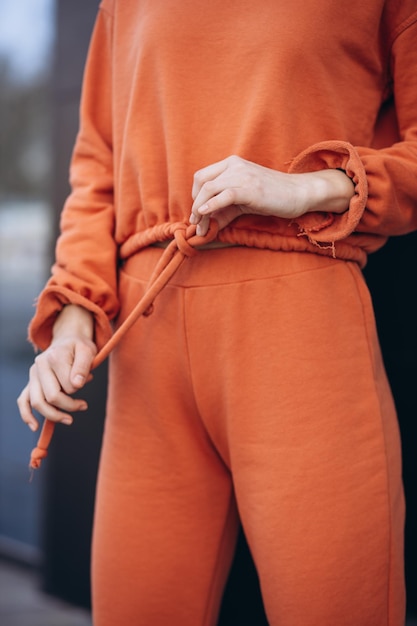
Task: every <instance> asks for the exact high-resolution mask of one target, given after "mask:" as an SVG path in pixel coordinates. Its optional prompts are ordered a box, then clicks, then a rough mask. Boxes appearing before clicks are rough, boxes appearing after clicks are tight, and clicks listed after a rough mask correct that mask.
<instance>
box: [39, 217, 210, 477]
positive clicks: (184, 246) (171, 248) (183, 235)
mask: <svg viewBox="0 0 417 626" xmlns="http://www.w3.org/2000/svg"><path fill="white" fill-rule="evenodd" d="M218 231H219V227H218V224H217V222H216V220H210V224H209V229H208V232H207V233H206V235H204V236H202V235H197V234H196V226H194V225H187V224H179V225H177V226H176V227H175V229H174V231H173V240H172V241H171V242H170V244H169V245H168V246H167V248H166V249H165V250H164V252H163V254H162V255H161V257H160V259H159V261H158V263H157V264H156V267H155V269H154V271H153V272H152V275H151V277H150V279H149V283H148V286H147V289H146V291H145V293H144V294H143V296H142V298H141V299H140V300H139V302H137V304H136V305H135V306H134V308H133V309H132V311H131V312H130V313H129V315H128V316H127V318H126V319H125V320H124V322H123V323H122V324H121V325H120V326H119V328H118V329H117V330H116V331H115V333H114V334H113V335H112V337H111V338H110V339H109V341H108V342H107V343H106V344H105V345H104V346H103V347H102V348H101V350H100V351H99V352H98V353H97V354H96V356H95V358H94V360H93V363H92V369H95V368H96V367H97V366H98V365H100V364H101V363H102V362H103V361H104V360H105V359H106V358H107V357H108V355H109V354H110V352H111V351H112V350H113V349H114V348H115V346H116V345H117V344H118V343H119V341H120V340H121V339H122V337H123V336H124V335H125V334H126V333H127V331H128V330H129V329H130V328H131V327H132V326H133V324H134V323H135V322H136V321H137V320H138V319H139V317H140V316H141V315H144V316H148V315H150V314H151V313H152V310H153V302H154V300H155V298H156V296H157V295H158V294H159V293H160V292H161V291H162V289H163V288H164V287H165V285H166V284H167V283H168V282H169V280H170V279H171V278H172V276H173V275H174V274H175V272H176V271H177V269H178V268H179V267H180V265H182V263H183V262H184V260H185V259H186V258H189V257H193V256H195V255H196V254H197V253H198V247H200V246H204V245H205V244H207V243H211V242H212V241H214V240H215V239H216V237H217V233H218ZM54 428H55V422H52V421H50V420H47V419H46V420H45V421H44V423H43V426H42V431H41V434H40V436H39V440H38V444H37V446H36V448H34V450H33V451H32V454H31V457H30V463H29V467H30V468H31V469H38V468H39V467H40V465H41V461H42V459H44V458H46V456H47V454H48V446H49V444H50V441H51V439H52V435H53V432H54Z"/></svg>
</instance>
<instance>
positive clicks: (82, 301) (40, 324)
mask: <svg viewBox="0 0 417 626" xmlns="http://www.w3.org/2000/svg"><path fill="white" fill-rule="evenodd" d="M66 304H77V305H79V306H82V307H84V308H85V309H87V310H88V311H90V312H91V313H92V314H93V315H94V326H95V328H94V341H95V343H96V345H97V349H98V350H100V349H101V348H102V347H103V345H104V344H105V343H107V341H108V340H109V339H110V337H111V336H112V334H113V331H112V327H111V324H110V320H109V318H108V317H107V315H106V314H105V313H104V311H103V309H101V308H100V307H98V306H97V305H96V304H94V302H91V300H88V299H87V298H84V297H83V296H81V295H80V294H78V293H76V292H74V291H71V290H70V289H67V288H65V287H57V286H55V287H47V288H46V289H44V291H43V292H42V293H41V295H40V296H39V299H38V301H37V309H36V313H35V316H34V317H33V319H32V320H31V322H30V324H29V330H28V336H29V341H31V343H32V344H33V345H34V346H35V348H37V349H39V350H46V348H47V347H48V346H49V345H50V343H51V340H52V329H53V325H54V323H55V320H56V317H57V315H58V314H59V313H60V311H61V310H62V309H63V308H64V306H65V305H66Z"/></svg>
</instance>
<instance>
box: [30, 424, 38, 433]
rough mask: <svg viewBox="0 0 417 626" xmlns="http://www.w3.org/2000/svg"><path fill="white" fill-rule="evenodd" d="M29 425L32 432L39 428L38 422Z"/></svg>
mask: <svg viewBox="0 0 417 626" xmlns="http://www.w3.org/2000/svg"><path fill="white" fill-rule="evenodd" d="M28 426H29V428H30V430H31V431H32V432H35V430H36V429H37V426H36V424H28Z"/></svg>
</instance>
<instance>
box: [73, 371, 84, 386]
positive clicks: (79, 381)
mask: <svg viewBox="0 0 417 626" xmlns="http://www.w3.org/2000/svg"><path fill="white" fill-rule="evenodd" d="M84 381H85V376H81V374H77V375H76V377H75V378H74V383H75V384H76V385H82V384H83V383H84Z"/></svg>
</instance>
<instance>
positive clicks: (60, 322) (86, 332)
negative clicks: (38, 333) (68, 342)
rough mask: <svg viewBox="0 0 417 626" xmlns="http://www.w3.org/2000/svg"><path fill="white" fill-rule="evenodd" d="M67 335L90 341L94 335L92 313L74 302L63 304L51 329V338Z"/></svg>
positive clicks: (60, 337)
mask: <svg viewBox="0 0 417 626" xmlns="http://www.w3.org/2000/svg"><path fill="white" fill-rule="evenodd" d="M69 335H71V336H78V337H82V338H84V339H88V340H90V341H92V340H93V337H94V317H93V314H92V313H91V312H90V311H88V310H87V309H85V308H84V307H81V306H78V305H76V304H67V305H66V306H64V308H63V309H62V311H61V312H60V313H59V315H58V316H57V318H56V320H55V323H54V326H53V329H52V339H53V340H56V339H62V338H63V337H65V336H69Z"/></svg>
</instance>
